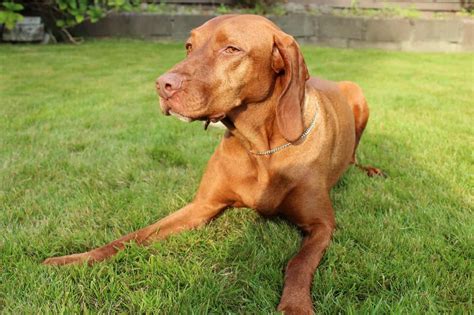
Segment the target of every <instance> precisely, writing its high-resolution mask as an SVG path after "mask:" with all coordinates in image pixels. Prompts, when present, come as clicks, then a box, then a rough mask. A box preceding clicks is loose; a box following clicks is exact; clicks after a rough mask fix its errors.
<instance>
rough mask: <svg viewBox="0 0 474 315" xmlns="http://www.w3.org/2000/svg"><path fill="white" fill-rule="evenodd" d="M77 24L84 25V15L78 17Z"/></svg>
mask: <svg viewBox="0 0 474 315" xmlns="http://www.w3.org/2000/svg"><path fill="white" fill-rule="evenodd" d="M75 17H76V22H77V23H82V21H84V15H80V14H79V15H76V16H75Z"/></svg>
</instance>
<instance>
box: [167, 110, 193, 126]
mask: <svg viewBox="0 0 474 315" xmlns="http://www.w3.org/2000/svg"><path fill="white" fill-rule="evenodd" d="M168 114H169V115H171V116H174V117H176V118H178V119H179V120H181V121H184V122H187V123H190V122H192V121H193V120H194V119H193V118H191V117H188V116H184V115H181V114H180V113H177V112H174V111H173V110H171V109H170V110H169V111H168Z"/></svg>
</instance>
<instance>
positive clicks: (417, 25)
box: [73, 13, 474, 52]
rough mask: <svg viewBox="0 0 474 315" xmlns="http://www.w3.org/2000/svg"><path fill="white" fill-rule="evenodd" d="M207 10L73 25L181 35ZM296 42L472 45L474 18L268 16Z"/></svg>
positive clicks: (82, 30)
mask: <svg viewBox="0 0 474 315" xmlns="http://www.w3.org/2000/svg"><path fill="white" fill-rule="evenodd" d="M212 17H213V16H209V15H159V14H153V13H121V14H112V15H109V16H107V17H106V18H104V19H102V20H101V21H99V22H97V23H95V24H91V23H84V24H82V25H80V26H78V27H76V28H75V29H74V30H73V33H74V34H75V35H78V36H93V37H136V38H147V39H155V40H176V41H182V40H184V39H186V37H187V36H188V34H189V31H190V30H191V29H193V28H195V27H197V26H199V25H201V24H202V23H204V22H205V21H207V20H209V19H211V18H212ZM270 19H272V20H273V21H274V22H275V23H276V24H278V25H279V26H280V27H281V28H282V29H283V30H284V31H285V32H287V33H289V34H291V35H293V36H294V37H296V38H297V39H298V40H299V41H300V42H306V43H313V44H318V45H322V46H332V47H343V48H382V49H391V50H405V51H445V52H448V51H449V52H452V51H474V20H473V19H450V20H424V19H416V20H408V19H402V18H394V19H369V18H359V17H340V16H333V15H318V16H314V15H304V14H301V15H298V14H293V15H287V16H281V17H270Z"/></svg>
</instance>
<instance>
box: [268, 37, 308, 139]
mask: <svg viewBox="0 0 474 315" xmlns="http://www.w3.org/2000/svg"><path fill="white" fill-rule="evenodd" d="M273 40H274V47H273V54H272V68H273V70H275V71H276V72H277V73H281V75H280V77H279V80H280V84H281V86H282V89H283V90H282V93H281V95H280V97H279V100H278V105H277V108H276V119H277V124H278V128H279V130H280V132H281V134H282V135H283V137H284V138H285V139H286V140H287V141H289V142H294V141H296V140H298V138H299V137H300V136H301V134H302V133H303V129H304V125H303V115H302V107H303V102H304V94H305V83H306V80H308V79H309V73H308V68H307V67H306V64H305V62H304V59H303V55H302V54H301V51H300V48H299V46H298V43H296V41H295V40H294V38H293V37H292V36H290V35H287V34H285V33H283V32H281V34H276V35H274V39H273ZM282 72H283V73H282Z"/></svg>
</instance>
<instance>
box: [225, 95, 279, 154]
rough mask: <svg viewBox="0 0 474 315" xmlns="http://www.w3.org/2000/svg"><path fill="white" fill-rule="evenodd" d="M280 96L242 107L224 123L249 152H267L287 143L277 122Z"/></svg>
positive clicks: (235, 110) (272, 96) (228, 115)
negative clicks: (277, 107)
mask: <svg viewBox="0 0 474 315" xmlns="http://www.w3.org/2000/svg"><path fill="white" fill-rule="evenodd" d="M276 89H278V87H276ZM279 95H280V93H271V96H270V97H269V98H267V99H265V100H264V101H262V102H256V103H248V104H244V105H241V106H239V107H237V108H235V109H233V110H232V111H231V112H229V113H228V114H227V121H223V123H224V124H225V125H226V126H227V128H228V129H229V131H230V132H231V133H232V134H233V135H234V136H236V137H237V138H238V139H239V140H240V141H241V143H242V144H243V145H244V147H245V148H246V149H247V150H248V151H250V152H257V151H266V150H270V149H271V148H273V147H276V146H279V145H281V144H284V143H286V142H287V141H286V139H285V138H284V137H283V136H282V134H281V133H280V130H279V129H278V125H277V121H276V106H277V104H278V99H279Z"/></svg>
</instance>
